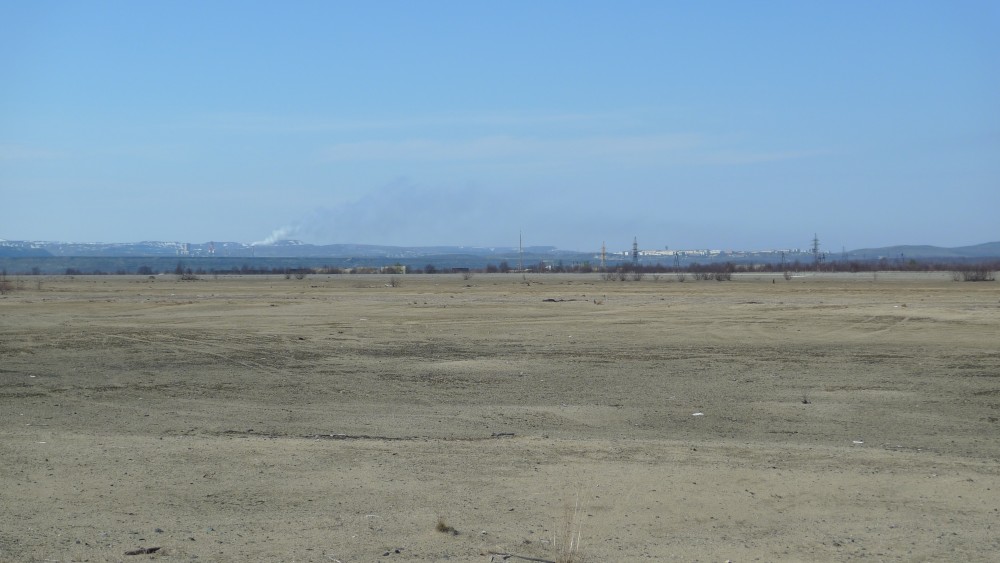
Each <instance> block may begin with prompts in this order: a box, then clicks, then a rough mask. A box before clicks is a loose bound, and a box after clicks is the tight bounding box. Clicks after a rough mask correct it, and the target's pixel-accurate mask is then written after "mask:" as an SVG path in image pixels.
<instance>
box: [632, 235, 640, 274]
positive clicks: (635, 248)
mask: <svg viewBox="0 0 1000 563" xmlns="http://www.w3.org/2000/svg"><path fill="white" fill-rule="evenodd" d="M632 267H634V268H638V267H639V238H638V237H632Z"/></svg>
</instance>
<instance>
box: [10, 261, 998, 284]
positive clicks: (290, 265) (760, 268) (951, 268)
mask: <svg viewBox="0 0 1000 563" xmlns="http://www.w3.org/2000/svg"><path fill="white" fill-rule="evenodd" d="M70 264H71V265H66V263H63V264H62V266H63V267H61V268H59V269H54V268H53V267H54V266H55V264H46V265H45V266H46V267H43V266H40V265H37V264H31V265H28V264H24V265H23V266H24V267H23V268H7V267H4V268H3V271H4V273H6V274H10V275H19V276H28V275H52V274H63V275H143V276H154V275H164V274H176V275H184V276H209V275H284V276H286V277H291V276H296V277H300V276H304V275H308V274H450V273H464V274H477V273H487V274H493V273H521V272H524V273H540V274H545V273H578V274H589V273H599V274H601V275H602V277H604V278H606V279H624V278H628V279H632V278H635V277H636V275H639V276H640V279H641V276H644V275H660V274H689V275H692V276H693V277H694V278H695V279H702V278H707V277H712V278H713V279H724V278H725V277H726V276H725V275H727V274H728V275H731V274H734V273H765V274H766V273H777V274H784V273H799V272H852V273H859V272H890V271H903V272H956V271H980V272H996V271H1000V259H992V260H979V261H976V260H947V261H941V260H937V261H931V260H916V259H911V260H907V261H901V260H887V259H880V260H829V261H825V260H824V261H819V262H804V261H799V260H794V261H790V262H786V263H771V262H759V263H754V262H711V263H704V264H702V263H697V262H694V263H690V264H686V265H680V266H674V265H668V264H662V263H656V264H643V263H639V264H632V263H626V262H622V263H616V264H611V265H608V266H606V267H604V268H601V267H600V266H599V265H594V264H592V263H590V262H586V261H585V262H573V263H565V262H563V261H561V260H556V261H548V260H542V261H538V262H534V263H530V264H529V263H524V264H521V265H518V264H512V263H510V262H509V261H506V260H502V261H500V262H498V263H495V264H494V263H487V264H485V265H484V266H482V265H481V266H480V267H465V266H455V265H454V264H455V262H446V263H439V264H435V263H427V264H424V265H423V266H418V265H414V264H412V263H411V264H403V263H398V262H397V263H395V264H390V265H333V264H324V263H321V262H317V261H315V260H296V259H280V260H274V259H261V260H257V261H243V262H236V261H231V260H230V261H229V262H228V263H219V262H218V261H207V260H204V259H193V260H177V259H174V260H173V261H170V262H168V261H166V260H163V259H154V260H152V261H149V260H146V261H140V260H136V259H134V258H131V259H128V260H124V261H120V262H118V261H116V262H115V263H108V262H107V261H103V262H90V261H83V260H81V261H79V262H71V263H70ZM480 264H481V263H480ZM703 274H711V276H705V275H703ZM983 275H986V274H983Z"/></svg>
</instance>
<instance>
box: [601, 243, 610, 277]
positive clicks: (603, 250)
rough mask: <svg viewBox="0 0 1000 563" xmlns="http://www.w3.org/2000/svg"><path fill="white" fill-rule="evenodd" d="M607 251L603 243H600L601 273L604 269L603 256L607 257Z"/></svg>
mask: <svg viewBox="0 0 1000 563" xmlns="http://www.w3.org/2000/svg"><path fill="white" fill-rule="evenodd" d="M607 252H608V249H607V247H606V246H604V241H603V240H602V241H601V271H602V272H603V271H604V269H605V256H606V255H607Z"/></svg>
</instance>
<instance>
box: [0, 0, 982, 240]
mask: <svg viewBox="0 0 1000 563" xmlns="http://www.w3.org/2000/svg"><path fill="white" fill-rule="evenodd" d="M998 209H1000V2H996V1H994V0H989V1H982V2H975V1H965V0H948V1H935V2H920V1H914V0H906V1H888V0H887V1H879V2H871V1H851V0H847V1H837V2H832V1H830V2H802V1H789V2H782V1H761V2H743V1H731V2H725V1H712V0H707V1H704V2H687V1H670V0H650V1H628V0H625V1H614V2H611V1H604V2H590V1H586V0H577V1H539V0H532V1H504V2H485V1H468V0H463V1H446V0H427V1H424V2H404V1H377V0H376V1H365V2H361V1H357V2H351V1H336V2H329V1H323V2H307V1H297V2H254V1H240V2H226V1H212V2H203V1H196V2H186V1H169V2H167V1H153V0H151V1H149V2H131V1H128V2H101V1H90V2H55V1H53V2H22V1H11V0H0V239H7V240H46V241H67V242H136V241H142V240H164V241H178V242H195V243H200V242H208V241H240V242H246V243H253V242H259V243H266V242H268V241H272V240H276V239H297V240H302V241H304V242H308V243H314V244H337V243H361V244H388V245H400V246H410V245H414V246H426V245H468V246H487V247H489V246H517V244H518V237H519V234H521V236H523V239H524V241H525V244H526V245H551V246H556V247H559V248H561V249H564V250H580V251H593V250H597V249H599V248H600V247H601V244H602V243H605V244H606V245H607V247H608V249H609V250H612V249H614V250H619V249H627V248H630V247H631V244H632V240H633V237H635V238H637V239H638V241H639V246H640V247H641V248H643V249H658V248H671V249H693V248H715V249H723V250H725V249H770V248H807V247H809V246H810V244H811V241H812V238H813V236H814V234H815V235H816V236H818V238H819V239H820V242H821V246H822V247H824V248H825V249H826V250H829V251H831V252H837V251H840V250H841V249H843V248H846V249H848V250H850V249H854V248H864V247H875V246H884V245H894V244H932V245H938V246H962V245H968V244H977V243H982V242H989V241H998V240H1000V213H998Z"/></svg>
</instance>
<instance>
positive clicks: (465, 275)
mask: <svg viewBox="0 0 1000 563" xmlns="http://www.w3.org/2000/svg"><path fill="white" fill-rule="evenodd" d="M473 275H474V274H473V272H472V270H466V271H464V272H462V279H463V280H465V281H469V280H471V279H472V276H473Z"/></svg>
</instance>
